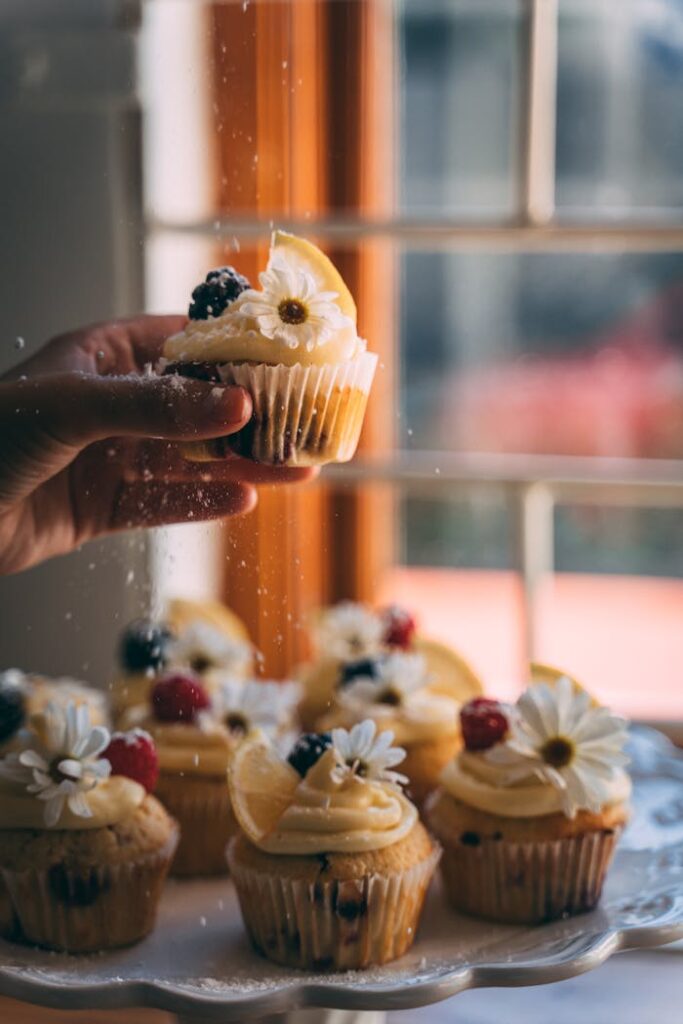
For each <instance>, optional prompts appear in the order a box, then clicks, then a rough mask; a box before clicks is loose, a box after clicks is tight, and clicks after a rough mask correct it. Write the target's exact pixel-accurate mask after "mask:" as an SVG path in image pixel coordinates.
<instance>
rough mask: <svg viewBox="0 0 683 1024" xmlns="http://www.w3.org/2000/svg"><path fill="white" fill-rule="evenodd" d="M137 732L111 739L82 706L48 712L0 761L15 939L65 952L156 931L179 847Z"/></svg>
mask: <svg viewBox="0 0 683 1024" xmlns="http://www.w3.org/2000/svg"><path fill="white" fill-rule="evenodd" d="M155 774H156V753H155V750H154V745H153V743H152V740H151V738H150V737H149V736H147V735H145V734H143V733H136V734H134V735H122V734H119V735H115V736H114V737H111V736H110V734H109V732H108V730H107V729H106V728H104V727H103V726H93V725H92V724H91V722H90V716H89V711H88V708H87V706H86V705H80V706H78V705H76V704H74V703H71V704H67V705H58V704H49V705H48V706H47V707H46V708H45V709H44V711H42V712H41V713H39V714H37V715H35V716H34V717H33V718H32V719H31V722H30V723H29V725H28V727H27V728H26V729H24V730H23V731H22V732H21V742H20V743H19V744H18V745H17V747H16V749H14V750H13V751H12V752H11V753H9V754H7V755H6V756H5V757H4V758H2V760H0V876H1V877H2V881H3V883H4V886H5V899H6V901H7V902H8V904H9V905H10V907H11V911H12V914H13V924H14V926H15V934H18V935H19V936H20V937H21V938H22V939H23V940H24V941H26V942H29V943H32V944H35V945H40V946H45V947H47V948H49V949H57V950H64V951H66V952H69V953H89V952H96V951H100V950H106V949H113V948H115V947H118V946H127V945H130V944H131V943H133V942H137V941H138V940H139V939H141V938H143V937H144V936H145V935H147V934H148V932H150V931H151V930H152V928H153V927H154V922H155V918H156V911H157V905H158V902H159V897H160V895H161V890H162V887H163V883H164V879H165V876H166V872H167V870H168V866H169V864H170V862H171V858H172V856H173V852H174V849H175V846H176V843H177V839H178V829H177V826H176V824H175V822H174V821H173V820H172V819H171V818H170V817H169V816H168V814H167V813H166V811H165V810H164V808H163V807H162V806H161V804H160V803H159V802H158V801H157V800H156V799H155V798H154V797H153V796H151V795H150V792H149V791H150V790H151V789H152V788H153V785H154V781H155Z"/></svg>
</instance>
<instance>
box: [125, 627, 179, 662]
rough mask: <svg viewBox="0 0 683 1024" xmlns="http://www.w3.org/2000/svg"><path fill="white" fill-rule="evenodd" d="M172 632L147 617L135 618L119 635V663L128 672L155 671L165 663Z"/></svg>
mask: <svg viewBox="0 0 683 1024" xmlns="http://www.w3.org/2000/svg"><path fill="white" fill-rule="evenodd" d="M172 637H173V634H172V632H171V630H170V629H169V628H168V626H165V625H164V624H163V623H160V622H151V621H149V620H148V619H136V620H135V622H131V624H130V625H129V626H128V627H127V628H126V630H125V631H124V633H123V636H122V637H121V646H120V649H119V654H120V658H121V664H122V665H123V667H124V668H125V669H126V670H127V671H128V672H146V671H147V669H152V670H153V671H155V672H156V671H157V670H158V669H160V668H163V667H164V665H165V664H166V653H167V650H168V644H169V641H170V640H171V639H172Z"/></svg>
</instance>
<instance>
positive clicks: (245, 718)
mask: <svg viewBox="0 0 683 1024" xmlns="http://www.w3.org/2000/svg"><path fill="white" fill-rule="evenodd" d="M297 698H298V690H297V688H296V687H295V686H293V685H292V684H286V683H273V682H261V681H254V680H247V681H245V680H239V679H223V680H222V681H221V682H220V683H218V684H217V686H216V687H215V689H214V691H213V693H211V694H209V692H208V691H207V690H206V689H205V687H204V686H203V684H202V682H201V680H200V679H199V678H198V677H196V676H193V675H190V674H188V673H187V672H185V673H178V672H176V673H170V674H168V675H166V676H163V677H162V678H161V679H159V680H158V682H157V683H156V685H155V687H154V689H153V691H152V696H151V702H150V706H149V712H148V716H147V718H146V719H145V720H144V727H145V728H146V729H147V730H149V732H150V733H151V735H152V736H153V737H154V740H155V742H156V745H157V749H158V752H159V767H160V771H159V779H158V782H157V785H156V789H155V794H156V796H157V797H158V798H159V800H161V802H162V803H163V804H164V806H165V807H166V808H167V810H168V811H169V812H170V813H171V814H172V815H173V817H174V818H175V819H176V820H177V821H178V822H179V823H180V832H181V834H180V843H179V845H178V849H177V851H176V855H175V858H174V861H173V865H172V868H171V871H172V874H174V875H178V876H184V877H191V876H208V875H219V874H225V873H226V872H227V862H226V859H225V847H226V845H227V842H228V839H229V838H230V837H231V836H232V835H234V833H235V832H236V830H237V825H236V822H235V818H234V815H233V811H232V806H231V803H230V793H229V790H228V784H227V772H228V767H229V765H230V762H231V760H232V757H233V755H234V753H235V751H236V750H237V749H238V748H239V746H240V744H241V742H242V740H243V739H244V737H245V736H246V735H247V734H248V733H249V732H250V731H252V730H253V729H254V728H260V729H263V730H264V731H265V732H266V733H268V734H269V735H271V736H272V737H273V738H274V739H275V738H277V740H278V742H282V743H285V744H287V743H288V742H289V743H290V744H291V739H290V737H292V736H293V734H294V722H293V715H294V710H295V708H296V702H297Z"/></svg>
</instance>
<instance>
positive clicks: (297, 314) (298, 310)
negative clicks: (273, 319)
mask: <svg viewBox="0 0 683 1024" xmlns="http://www.w3.org/2000/svg"><path fill="white" fill-rule="evenodd" d="M277 311H278V316H279V317H280V319H281V320H282V322H283V324H305V323H306V321H307V320H308V309H307V308H306V306H305V305H304V303H303V302H302V301H301V299H283V300H282V302H281V303H280V305H279V306H278V307H277Z"/></svg>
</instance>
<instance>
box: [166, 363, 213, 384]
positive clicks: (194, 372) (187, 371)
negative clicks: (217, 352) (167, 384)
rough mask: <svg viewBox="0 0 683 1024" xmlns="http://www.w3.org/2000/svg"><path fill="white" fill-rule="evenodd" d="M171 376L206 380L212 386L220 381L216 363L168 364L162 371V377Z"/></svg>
mask: <svg viewBox="0 0 683 1024" xmlns="http://www.w3.org/2000/svg"><path fill="white" fill-rule="evenodd" d="M171 374H176V375H177V376H179V377H189V378H190V379H191V380H208V381H211V382H212V383H213V384H220V380H221V375H220V373H219V372H218V363H198V362H194V363H169V364H168V365H167V366H166V368H165V369H164V376H165V377H167V376H169V375H171Z"/></svg>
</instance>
